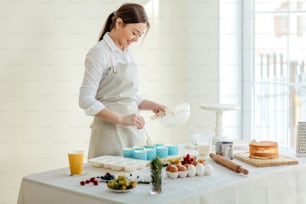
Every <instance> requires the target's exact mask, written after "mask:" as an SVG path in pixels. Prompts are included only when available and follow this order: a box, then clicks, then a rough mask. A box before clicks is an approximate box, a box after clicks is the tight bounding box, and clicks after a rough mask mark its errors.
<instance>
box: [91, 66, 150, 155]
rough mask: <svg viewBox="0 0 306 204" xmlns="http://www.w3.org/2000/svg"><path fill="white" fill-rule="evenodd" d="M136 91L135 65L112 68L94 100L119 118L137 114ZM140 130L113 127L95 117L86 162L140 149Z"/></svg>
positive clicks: (143, 139) (142, 139)
mask: <svg viewBox="0 0 306 204" xmlns="http://www.w3.org/2000/svg"><path fill="white" fill-rule="evenodd" d="M137 87H138V77H137V67H136V65H135V64H119V65H117V66H112V67H111V68H110V69H109V72H108V73H106V75H105V78H104V79H103V80H102V81H101V82H100V85H99V88H98V91H97V95H96V98H97V100H99V101H101V102H102V103H103V104H104V105H105V106H106V108H108V109H110V110H111V111H114V112H117V113H119V114H122V115H130V114H133V113H138V112H139V110H138V106H137V104H136V101H135V95H136V92H137ZM144 144H145V136H144V134H143V130H139V129H137V127H136V126H122V125H119V124H113V123H109V122H106V121H103V120H102V119H99V118H97V117H95V118H94V120H93V123H92V125H91V137H90V143H89V151H88V158H93V157H98V156H102V155H115V156H119V155H122V148H124V147H133V146H143V145H144Z"/></svg>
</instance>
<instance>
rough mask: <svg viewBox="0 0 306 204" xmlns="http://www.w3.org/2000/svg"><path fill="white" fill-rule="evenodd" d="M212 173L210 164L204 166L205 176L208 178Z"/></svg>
mask: <svg viewBox="0 0 306 204" xmlns="http://www.w3.org/2000/svg"><path fill="white" fill-rule="evenodd" d="M213 171H214V167H213V166H212V165H211V164H205V175H208V176H210V175H211V174H212V172H213Z"/></svg>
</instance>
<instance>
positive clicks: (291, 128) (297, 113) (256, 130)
mask: <svg viewBox="0 0 306 204" xmlns="http://www.w3.org/2000/svg"><path fill="white" fill-rule="evenodd" d="M243 30H244V31H245V32H244V34H245V36H244V53H245V54H244V69H245V73H244V79H245V80H244V81H245V82H244V85H245V86H244V99H245V100H244V108H245V110H249V112H248V113H247V114H245V116H246V118H245V121H246V122H245V123H246V124H244V127H246V128H245V129H244V135H246V134H249V135H250V136H249V137H251V138H250V139H256V140H273V141H277V142H278V143H279V145H280V146H285V147H294V146H295V137H296V127H297V124H298V122H299V121H306V68H305V62H306V1H305V0H296V1H292V0H287V1H286V0H254V1H253V2H252V3H251V2H249V1H246V2H245V5H244V27H243Z"/></svg>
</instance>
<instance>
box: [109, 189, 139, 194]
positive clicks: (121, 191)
mask: <svg viewBox="0 0 306 204" xmlns="http://www.w3.org/2000/svg"><path fill="white" fill-rule="evenodd" d="M107 189H108V190H109V191H111V192H114V193H127V192H130V191H133V190H135V188H130V189H127V190H116V189H112V188H107Z"/></svg>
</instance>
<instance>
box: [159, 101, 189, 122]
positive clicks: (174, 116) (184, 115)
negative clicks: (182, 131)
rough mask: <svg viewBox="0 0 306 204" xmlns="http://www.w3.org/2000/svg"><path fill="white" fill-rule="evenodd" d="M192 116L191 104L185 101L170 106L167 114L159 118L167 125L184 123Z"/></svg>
mask: <svg viewBox="0 0 306 204" xmlns="http://www.w3.org/2000/svg"><path fill="white" fill-rule="evenodd" d="M189 117H190V105H189V104H188V103H183V104H179V105H176V106H174V107H173V108H170V109H169V111H167V112H166V115H165V116H162V117H158V120H159V121H160V122H161V123H162V124H163V125H166V126H169V127H171V126H177V125H181V124H184V123H185V122H186V121H187V120H188V119H189Z"/></svg>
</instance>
